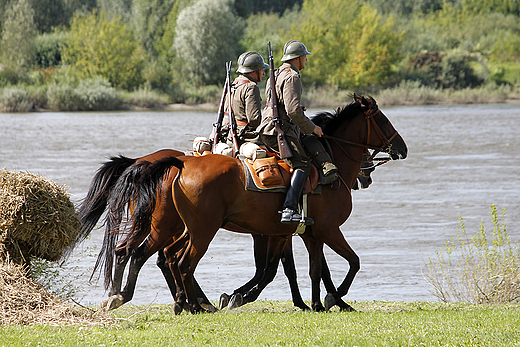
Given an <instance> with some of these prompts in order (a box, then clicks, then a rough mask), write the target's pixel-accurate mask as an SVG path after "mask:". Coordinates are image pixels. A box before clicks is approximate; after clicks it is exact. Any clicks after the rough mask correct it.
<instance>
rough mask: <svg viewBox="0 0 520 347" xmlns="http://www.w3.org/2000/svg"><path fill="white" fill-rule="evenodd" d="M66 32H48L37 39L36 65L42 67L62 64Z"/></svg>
mask: <svg viewBox="0 0 520 347" xmlns="http://www.w3.org/2000/svg"><path fill="white" fill-rule="evenodd" d="M66 40H67V34H66V33H65V32H55V33H46V34H42V35H39V36H37V37H36V39H35V50H36V54H35V65H36V66H38V67H40V68H47V67H50V66H58V65H60V64H61V52H62V49H63V47H64V46H65V42H66Z"/></svg>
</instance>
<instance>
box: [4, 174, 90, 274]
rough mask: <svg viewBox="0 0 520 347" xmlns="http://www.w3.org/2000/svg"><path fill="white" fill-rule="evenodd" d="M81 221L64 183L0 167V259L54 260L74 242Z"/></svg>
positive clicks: (23, 261) (22, 261)
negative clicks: (32, 258)
mask: <svg viewBox="0 0 520 347" xmlns="http://www.w3.org/2000/svg"><path fill="white" fill-rule="evenodd" d="M80 226H81V222H80V221H79V219H78V217H77V216H76V212H75V210H74V205H73V204H72V202H71V201H70V199H69V195H68V193H67V192H66V189H65V186H58V185H57V184H56V183H54V182H52V181H50V180H49V179H47V178H45V177H43V176H40V175H35V174H31V173H24V172H9V171H6V170H4V169H2V170H0V258H3V259H5V258H6V256H7V254H8V253H9V256H10V258H11V261H14V262H15V263H18V264H23V263H28V262H29V261H30V258H31V257H38V258H42V259H46V260H49V261H57V260H59V259H60V258H61V257H62V256H63V255H64V252H66V251H67V250H70V249H71V248H72V247H73V246H74V243H75V241H76V238H77V235H78V231H79V229H80Z"/></svg>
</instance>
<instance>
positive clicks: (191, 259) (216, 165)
mask: <svg viewBox="0 0 520 347" xmlns="http://www.w3.org/2000/svg"><path fill="white" fill-rule="evenodd" d="M313 121H314V122H315V123H316V124H317V125H319V126H321V127H322V128H323V130H324V134H325V135H324V136H325V137H326V138H328V139H330V140H331V142H330V147H331V150H332V153H333V157H334V158H335V159H334V160H335V164H336V166H337V167H338V173H339V176H340V177H341V179H340V181H341V183H342V184H340V185H339V187H336V189H333V187H330V186H325V187H323V190H322V194H320V195H312V196H309V198H308V208H309V209H308V211H309V212H308V216H309V217H311V218H312V219H314V221H315V223H314V225H312V226H309V227H307V231H306V233H307V234H308V235H309V238H308V241H309V242H310V247H309V256H310V274H311V281H312V298H311V301H312V308H313V309H316V310H322V309H323V305H322V303H321V301H320V296H319V291H320V288H319V283H320V280H321V270H322V266H321V264H322V260H323V244H327V245H328V246H329V247H330V248H331V249H332V250H334V251H335V252H336V253H337V254H339V255H340V256H342V257H343V258H345V259H346V260H347V262H348V263H349V270H348V272H347V274H346V276H345V278H344V280H343V282H342V283H341V285H340V286H339V287H338V289H337V291H336V292H335V293H333V294H332V298H330V297H329V299H330V300H329V301H331V300H332V301H333V302H334V303H335V302H337V300H339V299H340V298H342V297H343V296H344V295H345V294H347V292H348V290H349V288H350V286H351V284H352V281H353V280H354V277H355V275H356V273H357V272H358V271H359V267H360V265H359V257H358V256H357V255H356V253H355V252H354V251H353V250H352V248H351V247H350V246H349V244H348V243H347V241H346V240H345V238H344V236H343V234H342V233H341V230H340V228H339V227H340V225H342V224H343V223H344V222H345V221H346V220H347V219H348V217H349V215H350V213H351V210H352V196H351V188H352V184H353V182H355V178H356V176H357V175H358V173H359V170H360V168H361V162H362V156H363V152H364V151H365V150H366V148H373V149H375V150H376V151H384V152H386V153H388V154H389V155H390V157H391V158H392V159H404V158H406V156H407V151H408V150H407V147H406V144H405V142H404V140H403V139H402V137H401V136H400V135H399V134H398V133H397V131H396V130H395V129H394V127H393V125H392V124H391V123H390V121H389V120H388V118H387V117H386V116H385V115H384V114H383V113H382V112H381V110H380V109H379V108H378V106H377V103H376V101H375V100H374V99H373V98H372V97H366V98H365V97H362V96H358V95H356V94H354V102H352V103H351V104H349V105H347V106H346V107H345V108H343V109H342V110H341V111H340V112H336V113H335V114H332V113H321V114H319V115H317V116H316V117H314V118H313ZM169 163H170V165H172V166H175V167H177V168H178V169H179V170H180V173H179V174H178V175H177V177H176V179H175V181H174V184H173V199H174V204H175V207H176V208H177V211H178V212H179V215H180V217H181V218H182V220H183V222H184V225H185V232H184V235H183V236H182V237H181V238H180V239H184V240H185V241H184V242H185V246H184V248H183V254H182V257H181V258H180V260H179V263H178V266H179V271H180V277H181V281H182V283H183V285H184V288H185V292H186V296H187V300H188V306H189V309H190V311H191V312H201V311H205V310H204V309H203V308H202V307H201V305H200V304H199V303H198V301H197V299H196V298H197V294H196V287H195V282H194V277H193V273H194V271H195V269H196V267H197V264H198V262H199V261H200V259H201V258H202V256H203V255H204V253H205V252H206V251H207V249H208V246H209V244H210V242H211V240H212V239H213V237H214V236H215V234H216V232H217V231H218V229H219V228H222V227H223V228H226V229H228V230H231V231H235V232H242V233H250V234H260V235H268V236H271V235H272V236H288V235H292V234H293V233H294V232H295V229H296V227H297V226H296V225H291V224H289V225H288V224H282V223H280V222H279V220H280V218H279V215H278V210H279V209H280V206H282V203H283V200H284V194H281V193H265V192H254V191H249V190H246V189H244V186H245V174H244V168H243V165H242V164H241V162H240V160H238V159H235V158H231V157H225V156H221V155H207V156H202V157H197V158H193V159H191V160H187V161H185V162H182V161H181V160H178V159H177V158H171V159H169ZM159 182H160V181H159ZM282 240H283V239H282ZM281 250H282V248H281V247H279V248H277V252H280V251H281ZM175 251H177V249H176V250H175ZM165 255H166V257H167V258H169V257H170V256H172V257H173V258H174V257H175V255H171V254H169V253H168V252H166V253H165ZM275 258H276V257H273V258H272V260H273V261H275V262H276V263H278V259H279V253H278V259H275ZM270 260H271V259H270ZM272 277H274V276H272ZM271 280H272V278H271V275H268V276H267V275H264V278H263V279H262V282H268V281H271ZM262 285H264V283H261V284H258V285H257V286H256V287H254V288H253V289H251V291H252V295H251V296H252V297H254V296H255V294H254V292H255V291H257V290H258V288H261V286H262ZM246 296H247V295H246Z"/></svg>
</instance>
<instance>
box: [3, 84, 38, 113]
mask: <svg viewBox="0 0 520 347" xmlns="http://www.w3.org/2000/svg"><path fill="white" fill-rule="evenodd" d="M32 107H33V103H32V102H31V98H30V96H29V93H28V92H27V90H26V89H25V88H22V87H5V88H3V89H2V90H0V110H1V111H2V112H27V111H29V110H30V109H31V108H32Z"/></svg>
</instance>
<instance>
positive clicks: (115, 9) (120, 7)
mask: <svg viewBox="0 0 520 347" xmlns="http://www.w3.org/2000/svg"><path fill="white" fill-rule="evenodd" d="M97 5H98V7H99V9H100V10H101V11H105V12H106V13H109V14H112V15H115V16H121V17H123V19H124V20H125V21H128V20H129V19H130V17H131V14H132V0H97Z"/></svg>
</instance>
